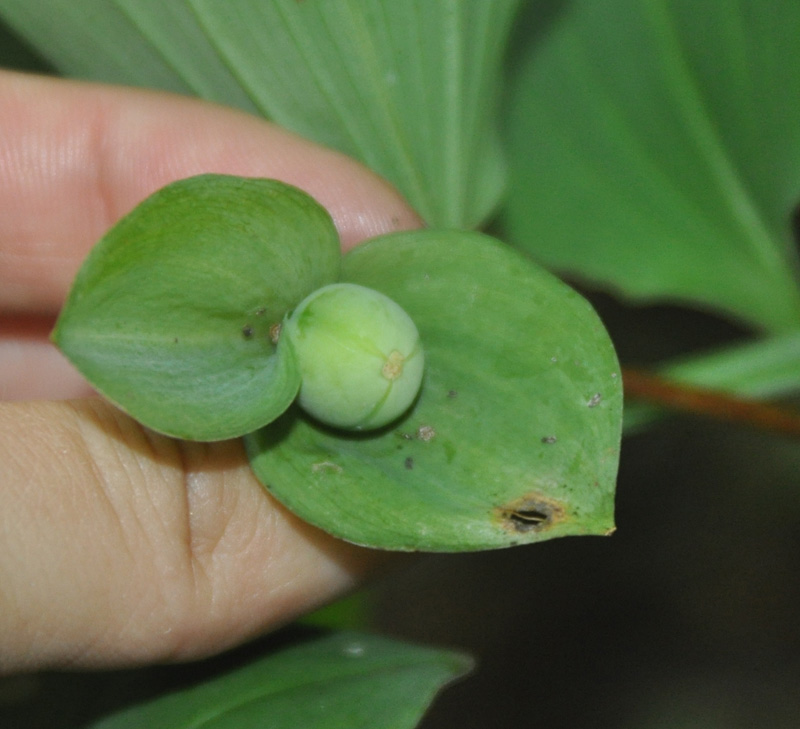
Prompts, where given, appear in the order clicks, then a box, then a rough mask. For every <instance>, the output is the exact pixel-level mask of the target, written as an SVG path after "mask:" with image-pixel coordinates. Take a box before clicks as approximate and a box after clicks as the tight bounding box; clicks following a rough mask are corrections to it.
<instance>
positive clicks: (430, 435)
mask: <svg viewBox="0 0 800 729" xmlns="http://www.w3.org/2000/svg"><path fill="white" fill-rule="evenodd" d="M416 436H417V440H421V441H423V442H425V443H428V442H429V441H432V440H433V439H434V438H435V437H436V430H435V429H434V427H433V426H432V425H420V426H419V428H417V432H416Z"/></svg>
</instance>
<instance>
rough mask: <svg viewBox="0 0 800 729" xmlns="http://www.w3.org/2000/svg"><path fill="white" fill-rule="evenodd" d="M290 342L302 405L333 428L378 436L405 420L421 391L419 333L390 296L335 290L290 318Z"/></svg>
mask: <svg viewBox="0 0 800 729" xmlns="http://www.w3.org/2000/svg"><path fill="white" fill-rule="evenodd" d="M281 336H287V337H289V341H290V343H291V344H292V345H293V348H294V350H295V353H296V355H297V360H298V363H299V365H300V372H301V376H302V384H301V385H300V394H299V403H300V406H301V407H302V408H303V409H304V410H305V411H306V412H308V413H309V414H311V415H313V416H314V417H315V418H317V419H318V420H320V421H321V422H323V423H326V424H327V425H333V426H335V427H338V428H347V429H353V430H362V429H363V430H367V429H371V428H380V427H382V426H384V425H386V424H387V423H390V422H392V421H393V420H395V419H396V418H398V417H400V415H402V414H403V413H404V412H405V411H406V410H407V409H408V408H409V406H410V405H411V403H412V402H413V401H414V398H415V397H416V396H417V393H418V392H419V388H420V384H421V383H422V370H423V364H424V355H423V353H422V346H421V345H420V341H419V333H418V332H417V327H416V326H415V325H414V322H413V321H411V318H410V317H409V316H408V314H406V312H405V311H403V309H402V308H400V306H398V305H397V304H396V303H395V302H394V301H392V300H391V299H390V298H388V297H387V296H384V295H383V294H381V293H379V292H377V291H373V290H372V289H368V288H365V287H364V286H357V285H355V284H331V285H330V286H325V287H323V288H321V289H318V290H317V291H315V292H313V293H312V294H310V295H309V296H308V297H306V298H305V299H304V300H303V301H302V302H301V303H300V305H299V306H298V307H297V308H296V309H295V310H294V312H292V314H291V315H290V316H289V318H288V319H287V321H286V324H285V325H284V327H283V331H282V332H281Z"/></svg>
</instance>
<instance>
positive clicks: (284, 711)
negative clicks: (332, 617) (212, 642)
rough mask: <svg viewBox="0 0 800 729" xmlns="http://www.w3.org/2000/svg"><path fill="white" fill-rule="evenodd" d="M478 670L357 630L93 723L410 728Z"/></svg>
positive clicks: (119, 728)
mask: <svg viewBox="0 0 800 729" xmlns="http://www.w3.org/2000/svg"><path fill="white" fill-rule="evenodd" d="M470 668H471V660H470V659H469V658H467V657H466V656H464V655H461V654H458V653H453V652H450V651H442V650H434V649H429V648H422V647H418V646H414V645H409V644H404V643H400V642H396V641H391V640H386V639H383V638H378V637H374V636H369V635H362V634H357V633H340V634H337V635H333V636H330V637H327V638H322V639H319V640H316V641H313V642H311V643H307V644H302V645H300V646H297V647H294V648H290V649H288V650H285V651H283V652H281V653H278V654H275V655H272V656H270V657H267V658H264V659H262V660H260V661H257V662H255V663H253V664H251V665H249V666H246V667H244V668H242V669H239V670H237V671H235V672H232V673H229V674H227V675H225V676H223V677H222V678H219V679H217V680H215V681H211V682H209V683H205V684H202V685H200V686H197V687H195V688H192V689H189V690H186V691H182V692H180V693H176V694H172V695H169V696H165V697H162V698H160V699H156V700H155V701H153V702H151V703H149V704H145V705H143V706H138V707H134V708H132V709H128V710H126V711H123V712H121V713H119V714H115V715H113V716H111V717H109V718H107V719H104V720H102V721H100V722H97V723H96V724H93V725H92V729H126V728H128V727H130V728H131V729H133V728H134V727H135V728H136V729H141V728H142V727H164V728H167V727H168V728H169V729H200V727H202V729H249V728H250V727H252V728H253V729H255V728H256V727H269V729H283V728H284V727H285V728H286V729H298V727H302V729H406V728H408V729H410V728H411V727H414V726H416V724H417V722H418V721H419V719H420V717H421V716H422V714H423V712H424V711H425V709H426V708H427V707H428V705H429V704H430V702H431V701H432V700H433V698H434V696H435V695H436V693H437V692H438V691H439V690H440V689H441V688H442V687H443V686H444V685H445V684H447V683H449V682H450V681H452V680H454V679H456V678H458V677H460V676H462V675H463V674H464V673H466V672H467V671H468V670H470Z"/></svg>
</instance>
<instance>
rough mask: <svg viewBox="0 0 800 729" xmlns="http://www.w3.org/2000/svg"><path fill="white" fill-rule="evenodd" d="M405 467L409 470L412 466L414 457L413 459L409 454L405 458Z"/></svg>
mask: <svg viewBox="0 0 800 729" xmlns="http://www.w3.org/2000/svg"><path fill="white" fill-rule="evenodd" d="M405 467H406V468H407V469H408V470H409V471H410V470H411V469H412V468H414V459H413V458H412V457H411V456H409V457H408V458H406V460H405Z"/></svg>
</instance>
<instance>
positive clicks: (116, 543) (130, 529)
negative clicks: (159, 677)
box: [0, 400, 376, 672]
mask: <svg viewBox="0 0 800 729" xmlns="http://www.w3.org/2000/svg"><path fill="white" fill-rule="evenodd" d="M9 429H14V430H16V431H17V432H19V431H20V429H21V430H22V431H23V435H24V436H25V438H24V442H26V443H27V444H28V446H27V450H26V451H23V452H22V453H23V455H22V456H17V457H14V458H11V457H10V455H9V454H8V453H7V452H5V451H4V450H3V446H4V444H6V443H7V442H8V439H7V438H6V437H5V436H6V435H7V433H8V431H9ZM137 430H138V431H139V433H138V435H137ZM185 445H186V446H187V448H186V450H185V451H182V452H180V453H178V451H181V448H182V445H181V444H179V443H177V442H174V441H171V440H170V439H168V438H166V437H163V436H158V435H156V434H150V433H147V434H145V431H144V430H143V429H141V428H140V427H139V426H138V425H137V424H135V423H134V422H133V421H130V420H129V419H128V418H127V417H126V416H124V415H122V414H121V413H119V412H118V411H115V410H114V409H113V408H112V407H111V406H108V405H106V404H105V403H103V402H101V401H99V400H98V401H80V402H75V403H41V404H39V406H38V407H36V408H31V407H27V408H25V407H23V406H22V405H3V406H0V462H1V463H4V464H8V466H9V467H8V468H7V469H6V474H7V478H6V479H4V482H5V483H3V484H0V489H2V500H3V503H4V513H5V514H6V515H8V514H12V513H13V514H16V515H17V516H18V518H17V519H16V525H15V524H14V523H12V522H11V521H10V517H9V516H6V519H4V522H6V521H8V523H9V524H10V525H11V527H10V529H9V530H6V531H4V532H3V533H2V534H0V554H3V555H5V556H4V558H3V559H2V560H0V578H2V582H0V584H2V585H3V590H2V591H0V616H3V617H2V618H0V643H2V645H3V646H4V651H3V652H2V656H3V657H2V658H0V672H2V671H3V670H11V669H12V668H13V669H17V670H19V669H23V668H25V667H26V666H25V660H26V656H29V655H33V654H36V655H37V661H38V663H37V664H36V665H37V667H38V666H62V667H63V666H68V665H82V666H102V665H130V664H138V663H141V662H146V661H153V660H178V659H180V660H183V659H187V658H194V657H199V656H202V655H207V654H209V653H211V652H215V651H218V650H222V649H223V648H226V647H229V646H230V645H232V644H234V643H238V642H241V641H242V640H245V639H246V638H249V637H252V636H254V635H256V634H258V633H260V632H263V630H264V629H265V628H267V627H274V626H276V625H279V624H282V623H283V622H285V621H287V620H289V619H291V618H292V617H294V616H296V615H297V614H298V613H299V612H302V611H305V610H308V609H311V608H312V607H314V606H316V605H317V604H319V603H320V602H321V601H324V600H326V599H327V598H328V596H329V595H331V594H332V593H333V592H334V591H339V590H342V589H348V588H350V587H352V586H353V584H354V580H355V578H356V575H358V574H361V573H363V571H364V570H365V569H367V568H369V567H370V565H371V564H372V563H373V562H374V561H375V559H376V557H375V555H373V554H372V553H370V552H368V551H367V550H362V549H359V548H356V547H353V546H351V545H346V544H344V543H341V542H338V541H336V540H334V539H333V538H332V537H328V536H327V535H323V534H322V533H320V532H318V531H317V530H316V529H314V528H313V527H310V526H308V525H305V524H303V523H302V522H300V521H299V520H297V519H296V518H295V517H293V516H292V515H290V514H288V513H287V512H286V511H285V510H283V508H282V507H280V506H279V505H277V504H276V503H275V502H274V501H273V500H272V499H271V497H269V496H268V495H267V494H266V492H265V491H264V490H263V488H262V487H261V486H260V485H259V484H258V483H257V482H255V480H254V478H253V477H252V475H251V474H250V472H249V469H248V468H247V465H246V462H245V461H244V457H243V454H242V451H241V445H240V443H238V442H236V441H229V442H225V443H221V444H210V445H205V446H203V445H200V444H185ZM176 449H177V451H176ZM52 450H55V451H56V453H52V452H51V451H52ZM56 454H57V455H58V456H59V457H60V460H61V466H60V467H59V466H55V467H54V466H53V462H54V461H55V456H56ZM32 455H35V457H36V458H37V461H38V464H39V465H38V467H37V469H36V473H35V476H36V480H37V481H39V482H42V483H49V484H51V491H50V493H49V494H48V493H46V492H44V491H42V492H39V493H36V494H34V498H31V497H30V495H29V494H28V493H26V491H27V490H28V488H29V487H28V486H20V484H21V483H23V481H24V477H25V474H27V472H28V470H29V462H28V458H29V457H30V456H32ZM120 459H122V460H131V459H132V460H134V461H139V463H137V464H136V466H134V465H132V463H129V464H127V465H126V466H124V467H120V463H119V461H120ZM212 464H213V465H212ZM137 469H140V471H139V472H138V474H137ZM184 473H188V474H197V475H196V476H189V477H188V478H185V477H184ZM201 473H202V474H203V475H202V476H200V475H199V474H201ZM187 485H188V487H189V488H188V490H187V489H186V486H187ZM155 512H159V513H155ZM37 521H38V526H39V531H33V532H32V531H31V530H30V524H31V523H34V524H36V523H37ZM19 524H26V525H27V528H20V526H19ZM15 554H16V555H20V554H24V557H25V561H26V562H27V565H26V566H25V568H24V569H21V570H20V561H19V559H11V560H9V559H8V557H9V555H12V556H13V555H15ZM27 574H36V575H37V580H36V584H35V585H31V584H29V583H28V581H27V578H26V575H27ZM65 579H66V583H64V580H65ZM51 594H58V595H59V599H58V601H53V600H52V599H48V598H47V596H48V595H51ZM34 615H35V616H36V620H35V621H34V620H32V619H31V616H34ZM9 623H10V624H9ZM37 625H45V626H49V627H48V629H47V630H45V631H40V630H39V629H38V628H37V627H36V626H37Z"/></svg>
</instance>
